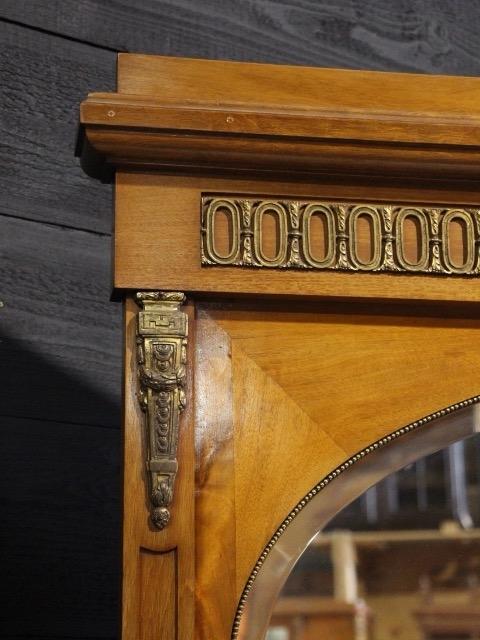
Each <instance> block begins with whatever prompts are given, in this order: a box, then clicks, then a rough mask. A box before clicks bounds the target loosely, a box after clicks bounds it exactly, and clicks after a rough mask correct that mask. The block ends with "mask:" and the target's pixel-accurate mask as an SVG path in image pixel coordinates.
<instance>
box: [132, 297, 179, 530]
mask: <svg viewBox="0 0 480 640" xmlns="http://www.w3.org/2000/svg"><path fill="white" fill-rule="evenodd" d="M136 301H137V303H138V305H139V306H140V307H141V311H139V313H138V318H137V365H138V378H139V394H138V395H139V400H140V405H141V407H142V410H143V411H144V412H145V424H146V434H147V437H146V442H147V451H146V456H147V459H146V467H147V475H148V477H149V482H150V485H149V495H150V501H151V513H150V518H151V520H152V523H153V524H154V525H155V526H156V527H157V528H158V529H163V528H164V527H166V526H167V524H168V522H169V520H170V510H169V507H170V504H171V502H172V499H173V491H174V486H175V477H176V474H177V468H178V462H177V442H178V427H179V419H180V413H181V411H182V410H183V409H184V407H185V391H184V387H185V379H186V371H185V366H186V361H187V351H186V346H187V334H188V318H187V314H186V313H184V312H183V311H182V310H181V305H182V304H183V302H184V301H185V296H184V294H183V293H178V292H162V291H147V292H139V293H137V295H136Z"/></svg>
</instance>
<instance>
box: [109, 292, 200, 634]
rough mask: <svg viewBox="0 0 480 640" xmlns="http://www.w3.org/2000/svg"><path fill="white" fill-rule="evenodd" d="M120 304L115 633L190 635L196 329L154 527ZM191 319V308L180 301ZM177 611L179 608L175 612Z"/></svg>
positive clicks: (132, 309)
mask: <svg viewBox="0 0 480 640" xmlns="http://www.w3.org/2000/svg"><path fill="white" fill-rule="evenodd" d="M137 310H138V307H137V305H136V304H135V303H134V302H133V300H131V299H129V300H127V302H126V308H125V396H124V397H125V414H124V491H123V587H122V640H138V639H139V638H140V639H141V640H153V639H155V640H174V639H175V640H177V638H178V640H180V639H181V640H191V639H192V638H193V633H194V590H195V538H194V530H195V523H194V473H195V469H194V467H195V462H194V433H193V395H192V389H193V372H194V365H193V363H194V340H195V334H194V332H193V331H192V332H191V333H192V335H191V336H190V338H189V345H188V359H189V363H190V366H189V367H188V381H187V385H188V386H187V389H188V392H187V407H186V409H185V411H184V412H183V413H182V417H181V425H180V434H179V442H178V456H179V458H180V460H181V465H180V468H179V471H178V474H177V479H176V482H175V495H174V500H173V504H172V508H171V522H170V524H169V526H168V527H167V528H166V529H164V530H163V531H158V530H157V529H155V527H154V526H153V525H152V524H151V523H150V520H149V501H148V496H147V483H146V477H145V476H146V474H145V460H146V453H145V437H146V433H145V424H144V414H143V413H142V411H141V409H140V403H139V401H138V398H137V395H136V394H137V391H138V387H137V370H136V361H135V359H136V349H135V318H136V313H137ZM186 311H187V313H188V314H189V316H190V317H189V322H191V323H192V324H193V309H192V308H191V307H186ZM179 612H180V613H179Z"/></svg>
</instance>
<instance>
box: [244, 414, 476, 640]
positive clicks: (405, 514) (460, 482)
mask: <svg viewBox="0 0 480 640" xmlns="http://www.w3.org/2000/svg"><path fill="white" fill-rule="evenodd" d="M450 420H451V419H450ZM472 420H473V418H472ZM474 430H475V427H474V425H473V426H472V429H471V433H472V432H473V431H474ZM465 435H466V434H465V433H464V434H463V435H462V437H464V436H465ZM467 435H468V434H467ZM396 446H397V447H398V450H399V451H401V443H400V441H399V442H398V443H397V444H396ZM405 446H406V447H408V446H409V445H408V442H407V441H405ZM433 448H434V447H432V449H433ZM407 458H408V456H407ZM335 482H337V480H336V481H335ZM335 482H334V483H333V484H332V486H333V485H334V484H335ZM479 579H480V435H477V436H473V437H470V438H468V439H465V440H460V441H458V442H456V443H454V444H450V445H449V446H446V447H445V448H443V449H441V450H439V451H437V452H436V453H433V454H430V455H427V456H424V457H422V458H420V459H417V460H416V461H415V462H411V463H410V464H408V465H406V466H405V467H403V468H402V469H400V470H399V471H395V472H394V473H391V474H390V475H387V476H386V477H384V479H382V480H381V481H380V482H377V484H374V485H373V486H372V487H370V488H369V489H367V491H365V492H364V493H363V494H362V495H360V496H359V497H358V498H356V499H355V500H354V501H353V502H351V503H350V504H349V505H348V506H346V507H344V508H343V509H342V510H341V511H339V512H338V513H337V514H336V515H335V516H334V517H333V519H331V520H330V522H329V523H328V524H327V525H326V526H325V527H324V528H323V531H322V532H320V533H318V534H317V535H315V536H314V537H313V539H312V540H311V541H310V543H309V544H308V546H307V548H306V549H305V551H304V552H303V554H302V555H301V557H300V559H299V560H298V562H297V563H296V565H295V567H294V568H293V571H292V572H291V573H290V575H289V577H288V579H287V580H286V582H285V584H284V586H283V589H282V590H281V592H280V594H279V595H278V597H277V599H276V602H275V606H274V609H273V613H272V615H271V618H270V622H269V626H268V629H267V633H266V638H267V640H350V639H351V640H424V639H429V640H433V639H435V640H440V639H441V640H460V639H467V638H468V639H473V638H476V639H478V638H480V598H479V595H480V583H479ZM252 637H254V636H252Z"/></svg>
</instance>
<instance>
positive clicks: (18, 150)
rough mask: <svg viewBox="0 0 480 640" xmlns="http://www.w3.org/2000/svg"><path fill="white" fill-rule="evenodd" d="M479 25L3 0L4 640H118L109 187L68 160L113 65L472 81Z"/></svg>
mask: <svg viewBox="0 0 480 640" xmlns="http://www.w3.org/2000/svg"><path fill="white" fill-rule="evenodd" d="M479 24H480V5H479V4H478V3H473V2H463V1H460V0H458V1H455V0H431V1H430V0H330V1H328V2H327V1H326V0H157V1H155V0H135V1H131V2H125V1H122V0H103V1H101V0H50V1H48V2H47V1H46V0H45V1H43V0H40V1H39V2H33V1H32V0H28V1H27V0H2V2H1V3H0V34H1V35H0V73H1V75H0V78H1V82H0V94H1V97H0V127H1V138H0V187H1V188H0V223H1V233H0V331H1V333H0V348H1V363H2V366H1V373H0V375H1V381H0V382H1V384H0V389H1V393H0V416H1V429H0V438H1V443H0V451H1V465H2V471H1V473H0V484H1V488H0V507H1V524H0V537H1V539H0V549H1V554H0V558H1V560H0V567H1V569H0V576H1V577H0V584H1V593H0V637H1V638H12V639H13V638H16V639H21V638H25V639H26V638H35V639H42V638H44V639H45V638H52V639H53V638H55V639H61V638H64V639H66V638H75V639H77V640H78V639H81V638H85V639H87V638H88V639H93V638H98V639H100V638H101V639H106V638H116V637H117V629H118V627H117V620H118V606H119V602H118V582H119V570H118V562H119V539H120V536H119V525H120V501H119V494H120V430H119V421H120V417H119V416H120V368H121V330H120V326H121V309H120V306H119V305H118V304H115V303H112V302H109V293H110V229H111V207H112V204H111V187H110V186H109V185H102V184H99V183H97V182H95V181H93V180H91V179H89V178H87V177H86V176H85V175H83V174H82V172H81V170H80V168H79V166H78V161H77V160H76V159H75V157H74V147H75V136H76V126H77V117H78V116H77V114H78V104H79V102H80V101H81V99H82V98H83V97H84V96H85V95H86V93H87V92H88V91H91V90H99V91H108V90H112V89H114V86H115V53H116V52H117V51H135V52H146V53H159V54H164V55H178V56H194V57H195V56H196V57H207V58H224V59H231V60H253V61H267V62H278V63H294V64H310V65H318V66H337V67H350V68H368V69H385V70H398V71H402V70H403V71H421V72H428V73H451V74H465V75H477V74H479V72H480V46H479V45H480V30H479V29H478V25H479ZM259 90H260V91H261V88H259ZM374 99H375V96H372V100H374Z"/></svg>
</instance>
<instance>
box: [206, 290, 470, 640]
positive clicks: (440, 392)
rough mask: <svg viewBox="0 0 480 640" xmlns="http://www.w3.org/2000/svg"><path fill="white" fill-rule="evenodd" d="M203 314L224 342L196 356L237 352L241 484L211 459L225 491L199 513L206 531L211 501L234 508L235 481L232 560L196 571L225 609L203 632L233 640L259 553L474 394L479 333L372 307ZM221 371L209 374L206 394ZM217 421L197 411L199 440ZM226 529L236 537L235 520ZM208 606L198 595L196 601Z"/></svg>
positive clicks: (254, 308) (466, 325) (451, 321)
mask: <svg viewBox="0 0 480 640" xmlns="http://www.w3.org/2000/svg"><path fill="white" fill-rule="evenodd" d="M200 306H201V309H202V311H201V313H202V317H203V318H205V316H206V315H208V318H209V322H210V326H211V323H212V322H213V323H215V324H217V325H218V327H219V328H220V330H221V331H220V332H215V331H213V330H210V331H209V332H208V334H207V333H205V334H204V335H203V337H202V339H201V341H199V342H197V346H198V345H200V344H201V345H202V347H201V348H202V351H203V352H206V351H207V350H208V349H210V350H212V352H213V353H217V354H219V353H220V351H219V345H221V344H224V343H225V336H228V338H229V340H230V342H231V348H230V349H229V350H228V352H227V351H225V357H224V360H225V367H226V370H228V368H229V367H230V366H231V372H232V376H231V388H230V391H229V394H228V395H227V397H229V396H230V395H231V397H232V407H231V420H233V434H234V435H233V439H234V441H233V451H234V462H233V465H234V479H230V481H228V479H227V477H226V476H225V474H224V473H223V472H222V469H223V468H224V466H225V462H224V460H223V459H222V456H221V455H220V456H218V459H217V457H215V456H211V458H210V460H209V465H208V468H209V475H210V477H211V478H215V477H222V478H223V481H222V482H219V483H217V484H216V485H215V490H216V491H215V494H212V496H211V497H210V496H208V497H205V498H204V500H203V502H198V503H197V518H198V521H200V522H201V521H202V519H203V517H204V513H205V514H207V513H209V511H210V510H211V508H212V503H213V502H214V503H215V504H223V501H224V500H223V498H222V496H225V502H227V503H228V502H229V501H230V500H231V499H230V497H229V496H230V493H231V490H232V486H233V485H232V482H234V492H235V502H234V509H235V514H236V515H235V522H236V539H235V547H234V550H233V549H232V550H231V553H230V554H229V555H228V556H227V557H222V555H221V554H219V553H218V552H217V551H216V550H215V548H213V549H212V551H211V552H209V551H208V549H207V548H206V547H205V548H204V552H203V558H202V569H201V570H202V573H203V571H206V572H207V573H208V574H214V573H215V572H217V574H219V573H221V575H222V576H223V578H222V581H218V582H217V583H216V584H211V585H210V587H209V591H208V598H210V600H211V601H213V602H217V601H219V600H218V599H219V598H222V599H223V600H222V602H223V606H222V609H221V611H222V613H221V618H222V620H221V621H219V620H215V618H213V617H210V618H207V617H204V618H202V625H204V626H203V628H202V630H201V633H203V634H204V636H205V637H215V638H221V639H222V640H223V639H225V640H228V638H230V635H229V633H226V632H225V629H226V628H228V626H229V625H231V623H232V620H233V615H234V611H235V608H236V606H237V603H238V599H239V597H240V594H241V592H242V590H243V588H244V586H245V584H246V581H247V578H248V576H249V574H250V572H251V570H252V568H253V566H254V564H255V562H256V561H257V559H258V557H259V556H260V554H261V552H262V549H263V548H264V546H265V545H266V544H267V542H268V541H269V540H270V538H271V536H272V535H273V533H274V531H275V530H276V529H277V527H278V526H279V525H280V524H281V522H282V521H283V520H284V518H285V517H286V516H287V515H288V513H289V512H290V511H291V509H293V507H294V506H295V505H296V504H297V503H298V502H300V500H301V499H302V498H303V497H304V496H305V495H306V494H307V493H308V491H309V490H310V489H311V488H312V487H313V486H314V485H315V484H316V483H317V482H319V481H320V480H321V478H322V477H324V476H325V475H327V474H328V473H329V472H331V471H332V469H334V468H335V467H337V466H338V465H339V464H341V463H342V462H343V461H344V460H346V459H348V458H349V457H350V456H352V455H353V454H354V453H356V452H357V451H359V450H361V449H362V448H363V447H365V446H366V445H369V444H371V443H372V442H374V441H376V440H378V439H380V438H381V437H383V436H385V435H387V434H389V433H391V432H393V431H395V430H396V429H398V428H400V427H403V426H405V425H407V424H410V423H411V422H413V421H414V420H417V419H419V418H421V417H423V416H426V415H428V414H431V413H433V412H434V411H437V410H439V409H442V408H444V407H447V406H449V405H451V404H453V403H455V402H459V401H461V400H464V399H466V398H468V397H471V396H474V395H476V394H478V392H479V386H478V374H479V373H480V360H479V358H478V352H477V350H476V349H475V348H473V347H472V345H475V344H476V340H477V337H478V332H479V330H480V323H479V321H478V319H475V318H471V319H468V318H465V317H461V315H460V316H458V317H450V318H442V317H438V316H435V314H432V315H425V316H424V317H421V316H420V315H419V313H418V312H417V313H416V314H413V315H411V316H410V315H394V314H393V310H392V309H390V311H389V312H388V313H385V311H386V310H385V308H383V311H382V308H375V307H374V306H370V308H369V309H368V310H365V309H364V310H363V311H362V312H360V311H358V312H355V308H354V307H353V306H350V309H349V310H348V311H347V308H348V305H345V306H344V307H343V311H341V309H342V307H332V306H330V307H329V306H328V305H323V306H321V307H318V308H317V309H316V310H315V308H312V307H310V309H309V310H308V311H306V310H305V311H302V310H301V308H300V307H299V305H296V308H294V309H290V310H289V311H287V310H286V309H285V306H284V307H283V309H282V307H281V306H279V305H277V306H272V305H268V304H264V305H260V306H259V305H258V304H256V305H255V304H250V305H243V306H242V304H241V303H235V304H234V303H231V304H223V305H222V304H218V303H217V304H215V305H208V304H203V303H202V304H201V305H200ZM203 322H205V320H203ZM219 336H220V339H219ZM230 359H231V364H230ZM219 366H220V363H219V364H218V366H216V367H214V368H213V370H212V378H211V381H210V385H209V386H211V387H215V385H216V381H217V380H218V370H219ZM406 398H408V402H405V399H406ZM229 406H230V405H229V403H228V402H227V403H226V405H225V407H224V411H225V412H227V411H228V407H229ZM216 416H217V413H216V411H215V410H214V411H213V412H212V413H211V414H210V413H209V406H208V405H203V404H200V405H198V408H197V421H200V422H201V423H202V424H205V425H207V426H208V428H207V429H206V430H204V431H203V432H202V436H201V437H202V438H204V439H205V441H206V442H207V443H208V440H209V434H208V431H210V433H212V434H215V431H216V428H217V426H216V425H217V418H216ZM280 427H281V428H280ZM425 428H432V429H434V428H435V426H434V424H432V425H431V426H427V427H425ZM213 437H214V438H215V435H213ZM230 446H232V445H230ZM197 447H198V444H197ZM217 460H218V466H217ZM299 465H300V466H299ZM222 473H223V475H222ZM222 526H223V528H224V529H223V530H224V532H225V535H230V533H229V531H230V529H231V527H232V525H231V524H230V523H229V522H228V520H225V521H224V524H223V525H222ZM217 535H218V536H219V537H221V534H220V533H218V534H217ZM233 576H235V584H236V591H237V593H236V598H235V599H234V600H233V601H232V602H231V603H230V604H229V603H228V601H227V600H226V599H225V593H224V584H225V582H227V584H228V581H229V580H230V579H231V578H232V577H233ZM199 580H202V577H200V576H199ZM215 592H216V594H217V595H215ZM204 597H205V594H203V593H200V592H198V595H197V598H198V599H199V600H200V601H202V599H203V598H204ZM202 637H203V636H202Z"/></svg>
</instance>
